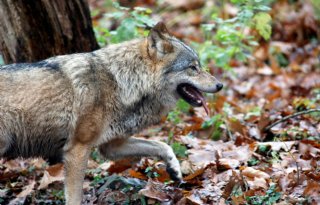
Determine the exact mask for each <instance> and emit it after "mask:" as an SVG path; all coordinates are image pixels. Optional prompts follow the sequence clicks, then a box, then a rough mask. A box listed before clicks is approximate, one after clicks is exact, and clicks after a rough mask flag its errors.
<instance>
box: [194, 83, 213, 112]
mask: <svg viewBox="0 0 320 205" xmlns="http://www.w3.org/2000/svg"><path fill="white" fill-rule="evenodd" d="M191 90H192V94H193V95H195V96H196V98H197V101H199V100H200V101H201V104H202V106H203V108H204V110H205V111H206V113H207V115H209V108H208V106H207V102H206V99H205V98H204V97H203V95H202V94H201V92H200V91H199V90H197V89H194V88H192V89H191Z"/></svg>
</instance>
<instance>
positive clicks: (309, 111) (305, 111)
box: [264, 109, 320, 132]
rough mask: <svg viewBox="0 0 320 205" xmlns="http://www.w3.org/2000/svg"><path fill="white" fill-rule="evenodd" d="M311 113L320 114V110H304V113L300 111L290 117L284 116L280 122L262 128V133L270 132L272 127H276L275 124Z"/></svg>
mask: <svg viewBox="0 0 320 205" xmlns="http://www.w3.org/2000/svg"><path fill="white" fill-rule="evenodd" d="M312 112H320V109H310V110H304V111H301V112H297V113H294V114H292V115H288V116H285V117H284V118H282V119H281V120H278V121H276V122H274V123H272V124H271V125H269V126H267V127H266V128H264V131H265V132H266V131H268V130H270V129H271V128H272V127H274V126H276V125H277V124H279V123H281V122H284V121H286V120H288V119H290V118H294V117H297V116H299V115H304V114H309V113H312Z"/></svg>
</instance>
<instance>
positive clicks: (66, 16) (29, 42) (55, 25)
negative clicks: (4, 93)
mask: <svg viewBox="0 0 320 205" xmlns="http://www.w3.org/2000/svg"><path fill="white" fill-rule="evenodd" d="M98 47H99V46H98V44H97V41H96V39H95V36H94V32H93V30H92V23H91V17H90V11H89V7H88V4H87V2H86V0H0V52H1V55H2V56H3V59H4V62H5V63H16V62H34V61H38V60H42V59H45V58H48V57H50V56H55V55H61V54H68V53H76V52H87V51H92V50H95V49H97V48H98Z"/></svg>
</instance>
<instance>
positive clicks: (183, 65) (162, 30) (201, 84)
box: [147, 22, 223, 113]
mask: <svg viewBox="0 0 320 205" xmlns="http://www.w3.org/2000/svg"><path fill="white" fill-rule="evenodd" d="M147 53H148V55H149V58H151V59H152V61H153V62H154V65H156V67H157V68H156V69H157V70H161V72H160V73H161V80H160V83H161V86H160V87H161V90H162V92H161V96H162V97H164V98H165V100H166V101H168V103H175V102H176V101H177V100H178V99H179V98H182V99H184V100H185V101H187V102H188V103H189V104H191V105H192V106H196V107H199V106H203V107H204V108H205V110H206V112H207V113H208V107H207V105H206V101H205V98H204V97H203V95H202V92H206V93H215V92H218V91H220V90H221V89H222V87H223V84H222V83H220V82H219V81H218V80H217V79H216V78H215V77H213V76H212V75H210V74H209V73H208V72H205V71H204V70H203V69H201V65H200V61H199V57H198V55H197V53H196V52H195V51H194V50H193V49H192V48H190V47H189V46H187V45H186V44H184V43H183V42H181V41H179V40H178V39H176V38H175V37H172V36H171V35H170V34H169V32H168V30H167V28H166V26H165V25H164V24H163V23H162V22H160V23H158V24H157V25H156V26H155V27H153V28H152V30H151V31H150V33H149V36H148V38H147Z"/></svg>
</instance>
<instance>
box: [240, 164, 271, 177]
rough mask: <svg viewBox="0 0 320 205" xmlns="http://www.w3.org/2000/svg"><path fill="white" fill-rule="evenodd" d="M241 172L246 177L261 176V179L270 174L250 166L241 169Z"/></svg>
mask: <svg viewBox="0 0 320 205" xmlns="http://www.w3.org/2000/svg"><path fill="white" fill-rule="evenodd" d="M242 174H243V175H244V176H247V177H250V178H255V177H257V178H263V179H269V178H270V175H269V174H267V173H265V172H263V171H260V170H257V169H254V168H252V167H246V168H244V169H243V170H242Z"/></svg>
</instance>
